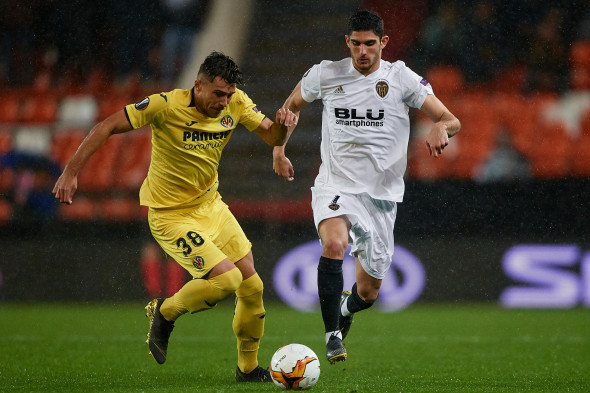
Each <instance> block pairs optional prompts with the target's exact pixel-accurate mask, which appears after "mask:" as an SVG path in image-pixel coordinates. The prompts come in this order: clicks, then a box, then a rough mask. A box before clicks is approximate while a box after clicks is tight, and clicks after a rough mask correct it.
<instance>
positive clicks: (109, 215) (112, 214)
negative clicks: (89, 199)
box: [100, 198, 140, 221]
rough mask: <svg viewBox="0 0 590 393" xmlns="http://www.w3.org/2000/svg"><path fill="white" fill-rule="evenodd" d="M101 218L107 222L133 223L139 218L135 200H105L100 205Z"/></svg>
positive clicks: (137, 202)
mask: <svg viewBox="0 0 590 393" xmlns="http://www.w3.org/2000/svg"><path fill="white" fill-rule="evenodd" d="M100 210H101V217H102V218H103V219H105V220H109V221H133V220H137V219H139V218H140V209H139V201H138V200H137V199H136V198H105V199H103V200H102V202H101V203H100Z"/></svg>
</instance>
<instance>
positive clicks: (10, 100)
mask: <svg viewBox="0 0 590 393" xmlns="http://www.w3.org/2000/svg"><path fill="white" fill-rule="evenodd" d="M20 110H21V101H20V96H19V95H17V94H4V93H3V97H2V105H1V106H0V123H17V122H19V121H20Z"/></svg>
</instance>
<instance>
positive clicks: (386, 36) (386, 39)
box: [381, 35, 389, 49]
mask: <svg viewBox="0 0 590 393" xmlns="http://www.w3.org/2000/svg"><path fill="white" fill-rule="evenodd" d="M388 42H389V36H388V35H384V36H383V37H382V38H381V49H383V48H385V46H386V45H387V43H388Z"/></svg>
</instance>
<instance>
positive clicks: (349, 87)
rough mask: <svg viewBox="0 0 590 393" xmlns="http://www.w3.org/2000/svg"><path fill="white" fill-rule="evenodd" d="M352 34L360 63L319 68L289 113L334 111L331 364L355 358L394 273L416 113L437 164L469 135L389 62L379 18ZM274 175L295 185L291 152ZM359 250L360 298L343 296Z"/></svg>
mask: <svg viewBox="0 0 590 393" xmlns="http://www.w3.org/2000/svg"><path fill="white" fill-rule="evenodd" d="M347 33H348V34H347V35H346V36H345V39H346V45H347V46H348V48H349V49H350V55H351V57H349V58H346V59H343V60H340V61H335V62H332V61H322V62H321V63H320V64H316V65H314V66H313V67H311V69H309V70H308V71H307V72H306V73H305V74H304V75H303V78H302V79H301V81H300V82H299V83H298V84H297V86H296V87H295V89H294V90H293V92H292V93H291V95H290V96H289V98H288V99H287V101H286V102H285V105H284V107H285V108H288V109H290V110H291V111H292V112H293V113H295V114H297V115H298V114H299V111H300V110H301V109H302V108H303V107H304V106H306V105H307V104H308V103H310V102H312V101H314V100H317V99H321V100H322V102H323V105H324V108H323V113H322V142H321V158H322V165H321V166H320V170H319V174H318V176H317V178H316V180H315V184H314V186H313V187H312V189H311V190H312V208H313V214H314V221H315V225H316V228H317V231H318V234H319V236H320V240H321V243H322V245H323V252H322V257H321V258H320V261H319V264H318V293H319V298H320V307H321V312H322V319H323V321H324V327H325V332H326V336H325V337H326V357H327V359H328V360H329V362H330V363H331V364H333V363H334V362H336V361H342V360H346V356H347V353H346V349H345V347H344V345H343V343H342V341H343V340H344V338H345V337H346V335H347V333H348V331H349V329H350V326H351V324H352V316H353V314H354V313H356V312H358V311H361V310H364V309H367V308H369V307H371V305H372V304H373V303H374V301H375V300H376V299H377V296H378V294H379V288H380V287H381V281H382V279H383V277H384V275H385V272H386V271H387V269H389V267H390V265H391V260H392V256H393V248H394V247H393V245H394V241H393V227H394V223H395V218H396V213H397V203H398V202H401V201H402V199H403V195H404V180H403V175H404V173H405V171H406V162H407V150H408V141H409V136H410V120H409V116H408V111H409V108H410V107H411V108H418V109H420V110H422V111H424V113H426V115H427V116H428V117H429V118H430V119H431V120H432V121H433V122H434V124H433V125H432V127H431V129H430V132H429V133H428V135H427V137H426V146H425V148H427V149H428V150H429V152H430V155H431V156H433V157H438V156H439V155H441V154H442V152H443V149H444V148H445V146H447V145H448V143H449V138H450V137H452V136H454V135H455V134H456V133H457V132H458V131H459V129H460V127H461V124H460V123H459V120H458V119H457V118H456V117H455V116H454V115H453V114H452V113H451V112H450V111H449V110H448V109H447V108H446V107H445V106H444V105H443V103H442V102H441V101H440V100H439V99H438V98H436V97H435V96H434V94H433V90H432V87H431V86H430V84H429V83H428V82H427V81H426V80H425V79H423V78H422V77H420V76H418V75H417V74H416V73H414V72H413V71H412V70H411V69H410V68H408V67H407V66H406V65H405V64H404V63H403V62H402V61H396V62H394V63H390V62H388V61H385V60H382V59H381V52H382V50H383V48H384V47H385V45H387V42H388V40H389V37H388V36H386V35H384V34H383V20H382V19H381V17H380V16H379V15H378V14H377V13H375V12H372V11H366V10H361V11H357V12H356V13H355V14H353V15H352V16H351V18H350V19H349V22H348V31H347ZM293 128H294V127H292V128H290V129H289V135H290V133H291V132H292V131H293ZM273 169H274V171H275V172H276V173H277V174H278V175H280V176H282V177H283V178H285V179H286V180H289V181H291V180H293V174H294V170H293V166H292V165H291V162H290V161H289V159H288V158H287V157H286V156H285V145H283V146H277V147H275V148H274V151H273ZM349 242H350V244H351V255H353V256H354V257H355V260H356V283H355V284H354V286H353V287H352V290H351V291H350V292H349V291H346V292H342V290H343V278H342V260H343V258H344V253H345V251H346V248H347V246H348V244H349Z"/></svg>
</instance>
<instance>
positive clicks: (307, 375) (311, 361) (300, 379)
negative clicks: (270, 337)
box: [270, 344, 320, 390]
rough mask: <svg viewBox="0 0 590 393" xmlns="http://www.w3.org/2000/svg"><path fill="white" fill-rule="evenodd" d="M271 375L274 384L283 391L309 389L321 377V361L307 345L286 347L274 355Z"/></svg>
mask: <svg viewBox="0 0 590 393" xmlns="http://www.w3.org/2000/svg"><path fill="white" fill-rule="evenodd" d="M270 374H271V375H272V381H273V382H274V384H275V385H277V386H278V387H279V388H281V389H283V390H305V389H309V388H311V387H312V386H314V385H315V384H316V383H317V382H318V378H319V377H320V360H319V358H318V357H317V355H316V354H315V352H314V351H312V350H311V349H310V348H309V347H306V346H305V345H302V344H289V345H285V346H284V347H281V348H279V349H278V350H277V351H276V352H275V354H274V355H272V359H271V361H270Z"/></svg>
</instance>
